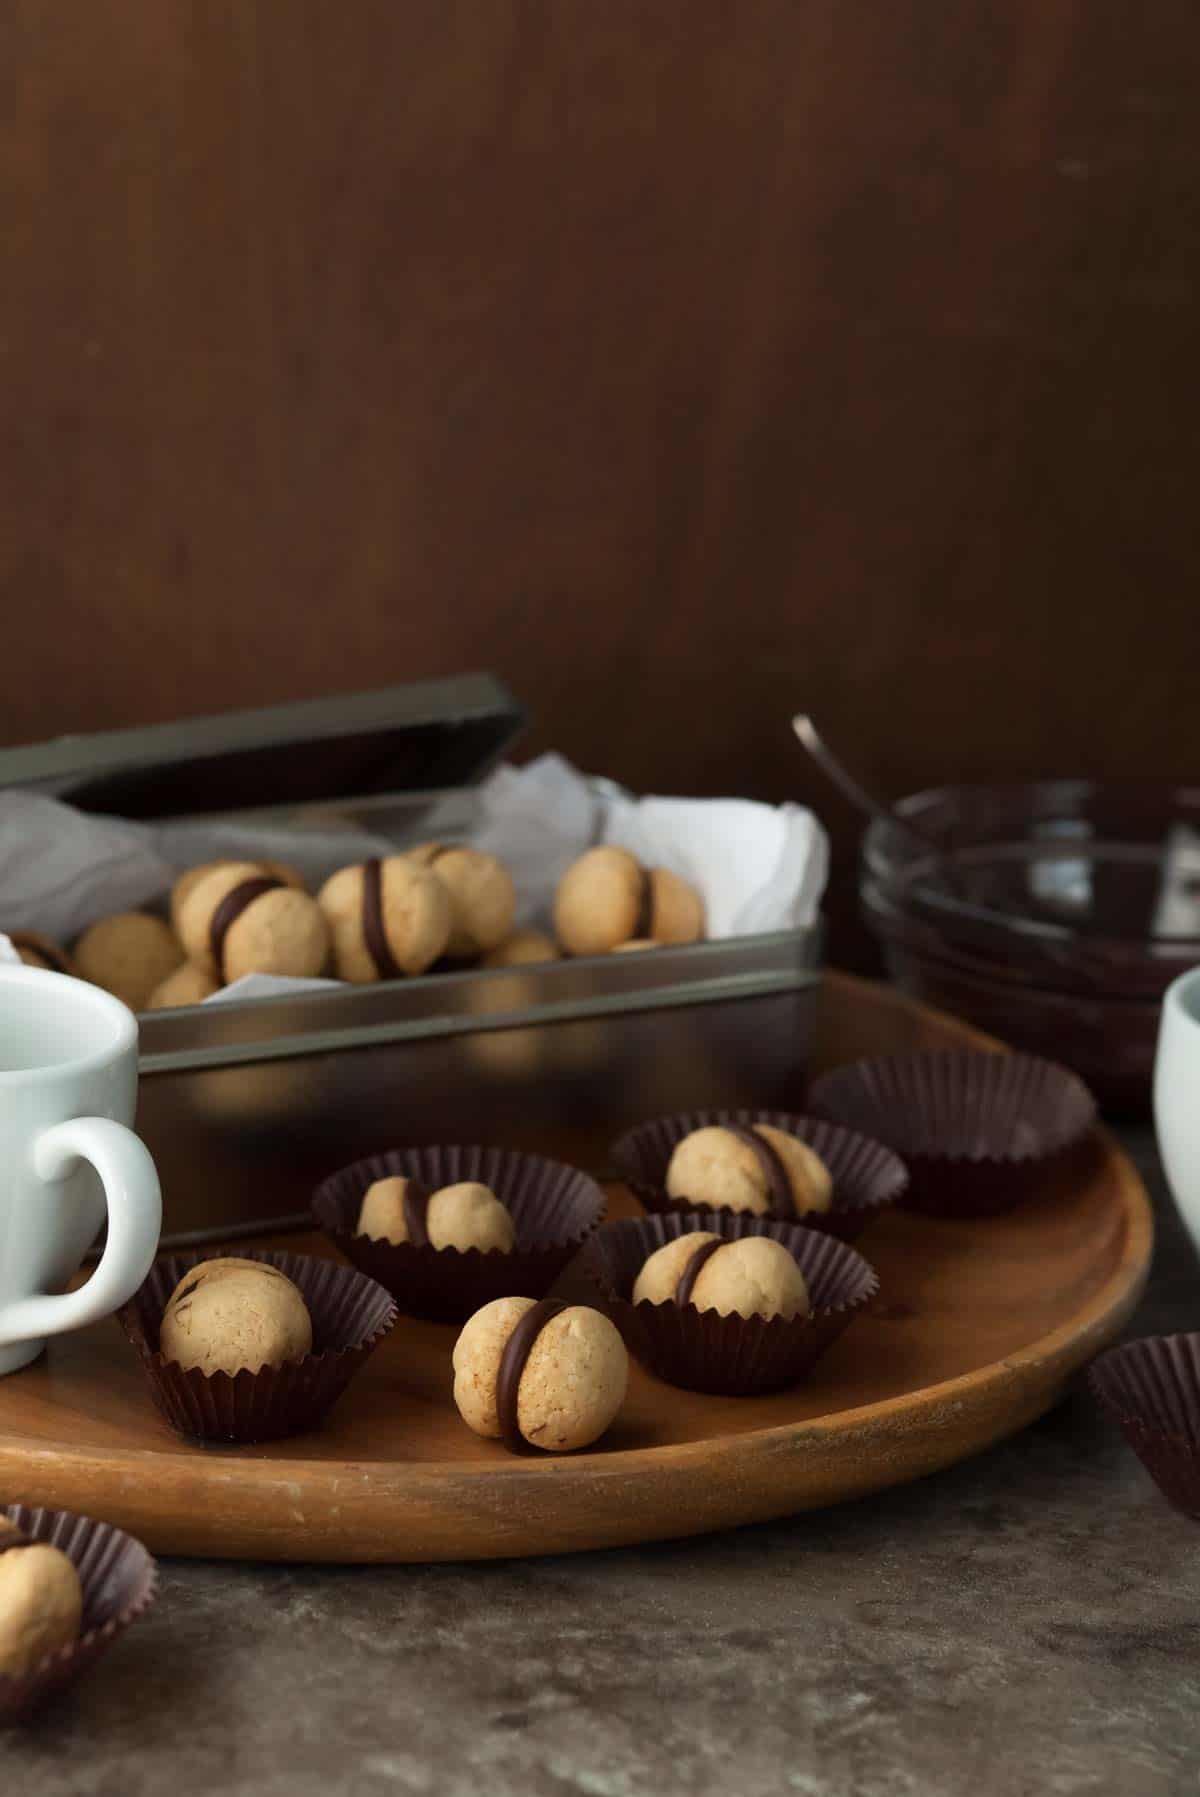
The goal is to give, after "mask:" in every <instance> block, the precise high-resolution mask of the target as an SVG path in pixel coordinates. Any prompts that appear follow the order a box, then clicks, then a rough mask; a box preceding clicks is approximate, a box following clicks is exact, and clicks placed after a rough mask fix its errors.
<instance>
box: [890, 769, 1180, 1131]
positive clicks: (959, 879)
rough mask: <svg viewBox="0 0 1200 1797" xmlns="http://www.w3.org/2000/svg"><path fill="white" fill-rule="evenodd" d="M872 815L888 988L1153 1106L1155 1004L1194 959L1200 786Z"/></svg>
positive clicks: (1012, 796) (941, 805)
mask: <svg viewBox="0 0 1200 1797" xmlns="http://www.w3.org/2000/svg"><path fill="white" fill-rule="evenodd" d="M896 809H897V812H898V813H899V815H900V816H901V817H902V818H908V819H911V820H912V822H913V824H914V825H915V826H916V827H917V829H918V830H920V832H921V834H922V836H924V837H926V838H928V839H929V840H930V841H931V842H932V843H934V844H935V845H936V846H937V849H938V850H940V851H941V853H933V852H931V851H930V850H928V849H927V848H925V847H924V846H923V844H922V843H921V842H920V841H918V840H917V839H916V838H915V837H913V836H911V835H910V834H909V833H908V832H907V831H905V829H904V828H903V826H902V825H900V824H893V823H890V822H889V823H876V824H872V825H871V827H870V829H869V830H868V831H867V834H866V837H865V839H864V845H863V861H862V880H861V887H860V891H861V897H862V904H863V910H864V913H865V916H866V919H867V922H868V924H869V926H870V927H871V929H872V930H873V931H874V932H875V934H876V935H877V936H878V937H879V938H880V940H881V941H882V944H883V948H884V953H885V956H886V959H887V963H888V968H889V971H890V972H891V974H892V977H893V978H894V979H895V980H896V982H897V984H898V985H899V986H901V987H902V989H904V990H905V991H907V992H910V993H912V994H913V995H914V996H916V997H919V998H920V999H922V1000H923V1001H924V1002H926V1003H930V1004H935V1005H939V1006H940V1007H941V1008H942V1009H944V1010H950V1011H955V1012H957V1013H958V1014H959V1015H961V1016H964V1017H966V1018H967V1019H968V1020H969V1021H970V1022H973V1023H975V1024H977V1025H978V1027H979V1028H981V1029H986V1030H989V1031H991V1032H993V1033H994V1034H996V1035H999V1036H1003V1037H1004V1038H1005V1039H1006V1040H1008V1041H1010V1042H1012V1043H1014V1044H1016V1045H1017V1046H1019V1047H1022V1048H1026V1049H1030V1050H1032V1051H1033V1052H1036V1053H1038V1054H1043V1055H1049V1056H1051V1057H1053V1058H1055V1059H1057V1060H1061V1061H1064V1062H1066V1063H1067V1065H1068V1066H1071V1067H1074V1068H1075V1069H1076V1071H1077V1072H1079V1073H1080V1074H1082V1076H1083V1077H1084V1078H1085V1079H1086V1080H1087V1081H1088V1083H1089V1084H1090V1085H1091V1086H1092V1088H1093V1090H1094V1091H1095V1092H1096V1093H1097V1095H1098V1097H1099V1098H1100V1099H1101V1101H1102V1102H1103V1103H1104V1104H1105V1105H1106V1106H1107V1107H1108V1108H1110V1109H1119V1110H1122V1111H1127V1112H1128V1111H1133V1112H1141V1111H1144V1110H1145V1109H1146V1107H1147V1105H1148V1103H1149V1097H1150V1080H1151V1074H1152V1071H1153V1063H1154V1046H1155V1040H1156V1037H1157V1030H1158V1013H1159V1004H1160V1001H1161V998H1162V994H1163V992H1164V991H1165V989H1166V987H1167V986H1168V985H1169V984H1170V982H1171V981H1172V980H1173V979H1174V978H1175V976H1176V974H1178V973H1180V972H1181V971H1183V970H1184V969H1185V968H1187V967H1191V966H1194V965H1195V964H1196V963H1197V962H1200V787H1181V786H1175V785H1171V784H1169V783H1166V782H1098V781H1084V780H1052V781H1051V780H1047V781H1032V782H1028V783H1024V784H1012V785H1005V786H955V787H945V788H941V789H939V790H936V791H929V792H922V793H915V794H913V795H912V796H911V797H910V798H908V799H905V800H903V801H902V802H901V803H900V804H899V805H898V806H897V808H896Z"/></svg>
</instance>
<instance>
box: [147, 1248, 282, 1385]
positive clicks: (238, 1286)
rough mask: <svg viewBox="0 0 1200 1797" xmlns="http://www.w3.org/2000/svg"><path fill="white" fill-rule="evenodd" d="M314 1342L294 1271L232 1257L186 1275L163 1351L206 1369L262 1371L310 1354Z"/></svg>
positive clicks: (165, 1326) (170, 1312) (166, 1323)
mask: <svg viewBox="0 0 1200 1797" xmlns="http://www.w3.org/2000/svg"><path fill="white" fill-rule="evenodd" d="M312 1340H313V1336H312V1320H311V1318H310V1317H309V1314H308V1306H307V1305H306V1304H305V1302H304V1299H303V1297H302V1296H301V1294H300V1291H299V1289H298V1288H297V1287H296V1286H295V1285H293V1284H292V1281H291V1280H290V1279H289V1278H288V1277H287V1276H286V1274H284V1273H281V1272H280V1271H279V1269H278V1267H272V1266H269V1265H267V1264H266V1263H265V1262H263V1261H257V1260H238V1259H236V1258H229V1259H217V1260H205V1261H201V1262H200V1264H199V1265H198V1266H195V1267H193V1268H192V1270H191V1272H190V1273H185V1274H184V1276H183V1278H182V1279H181V1280H180V1281H179V1284H178V1285H177V1286H176V1287H175V1290H174V1291H173V1292H172V1293H171V1296H170V1298H169V1299H168V1300H167V1306H166V1309H165V1310H164V1311H163V1319H162V1328H161V1331H160V1334H159V1349H160V1351H161V1353H162V1354H163V1355H164V1357H165V1358H166V1359H167V1360H174V1361H177V1362H178V1363H179V1365H180V1366H183V1367H196V1368H198V1369H199V1371H200V1372H202V1373H218V1372H223V1373H237V1372H240V1371H241V1369H242V1368H243V1367H246V1368H248V1370H249V1371H250V1372H252V1373H256V1372H258V1371H259V1370H260V1369H261V1368H262V1367H264V1366H282V1365H283V1364H284V1363H285V1361H289V1360H300V1359H302V1358H303V1356H304V1355H305V1354H308V1353H309V1352H311V1349H312Z"/></svg>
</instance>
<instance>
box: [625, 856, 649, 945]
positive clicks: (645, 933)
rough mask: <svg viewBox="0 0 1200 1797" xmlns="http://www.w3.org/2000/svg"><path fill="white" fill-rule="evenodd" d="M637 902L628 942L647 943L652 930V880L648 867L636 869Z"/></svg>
mask: <svg viewBox="0 0 1200 1797" xmlns="http://www.w3.org/2000/svg"><path fill="white" fill-rule="evenodd" d="M638 879H639V885H638V901H637V911H636V912H635V914H634V919H633V931H632V933H631V935H630V937H629V940H630V942H645V941H647V940H648V939H649V938H650V936H651V934H652V932H653V929H654V879H653V876H652V875H651V872H650V869H649V868H648V867H639V868H638Z"/></svg>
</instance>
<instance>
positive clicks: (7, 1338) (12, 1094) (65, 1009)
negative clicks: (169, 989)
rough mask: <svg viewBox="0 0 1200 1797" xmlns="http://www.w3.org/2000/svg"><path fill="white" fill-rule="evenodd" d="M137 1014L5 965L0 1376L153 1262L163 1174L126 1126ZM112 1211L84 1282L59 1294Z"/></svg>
mask: <svg viewBox="0 0 1200 1797" xmlns="http://www.w3.org/2000/svg"><path fill="white" fill-rule="evenodd" d="M136 1097H137V1023H136V1021H135V1019H134V1016H133V1013H132V1011H129V1010H127V1009H126V1007H125V1006H124V1005H123V1004H122V1003H121V1001H120V999H118V998H113V997H111V996H110V994H109V993H107V992H102V991H101V990H100V989H99V987H98V986H88V985H85V984H84V982H83V981H82V980H72V979H68V978H67V977H66V976H65V975H64V974H61V973H46V972H44V971H43V970H42V969H41V968H36V967H13V966H4V967H0V1373H12V1372H15V1371H16V1369H17V1368H18V1367H22V1366H26V1365H28V1363H29V1362H30V1361H31V1360H34V1359H36V1357H37V1356H38V1354H40V1353H41V1351H42V1349H43V1348H44V1347H45V1345H46V1338H47V1337H48V1336H51V1335H62V1334H63V1333H64V1332H65V1331H67V1330H69V1329H80V1328H82V1327H83V1325H84V1324H85V1323H94V1322H95V1321H96V1320H97V1318H99V1317H103V1316H107V1315H108V1314H109V1313H110V1312H111V1311H114V1310H116V1309H117V1307H118V1305H121V1304H124V1302H125V1300H126V1298H129V1297H131V1296H132V1295H133V1293H134V1292H135V1291H136V1290H137V1288H138V1286H139V1285H140V1284H141V1282H142V1280H143V1279H144V1278H145V1277H146V1274H147V1273H148V1272H149V1270H150V1265H151V1262H152V1261H153V1259H154V1251H155V1249H156V1248H157V1246H158V1234H159V1229H160V1227H161V1224H162V1198H161V1195H160V1193H159V1187H158V1175H157V1173H156V1172H155V1170H154V1162H153V1161H152V1160H151V1159H150V1155H149V1153H148V1152H147V1150H146V1148H145V1147H144V1146H143V1144H142V1143H141V1142H139V1140H138V1138H137V1137H136V1136H135V1135H134V1133H133V1131H132V1129H131V1128H130V1127H129V1125H130V1124H131V1123H132V1122H133V1109H134V1103H135V1100H136ZM106 1210H107V1213H108V1239H107V1241H106V1243H105V1247H104V1252H103V1254H102V1255H101V1257H100V1262H99V1265H98V1266H97V1267H96V1269H95V1271H94V1272H93V1274H92V1276H91V1278H90V1279H89V1280H88V1281H87V1283H86V1285H83V1286H81V1287H80V1288H79V1290H78V1291H73V1292H68V1293H65V1294H64V1293H62V1292H61V1290H60V1288H61V1287H62V1286H63V1285H65V1284H66V1282H67V1281H68V1280H69V1279H70V1278H71V1276H72V1274H74V1273H76V1272H77V1271H78V1270H79V1267H80V1264H81V1263H82V1260H83V1257H84V1255H85V1254H86V1252H87V1250H88V1248H89V1247H90V1245H91V1243H92V1242H93V1241H94V1240H95V1238H96V1236H97V1234H98V1233H99V1230H100V1226H101V1224H102V1223H103V1222H104V1216H105V1211H106Z"/></svg>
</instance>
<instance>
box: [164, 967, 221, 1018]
mask: <svg viewBox="0 0 1200 1797" xmlns="http://www.w3.org/2000/svg"><path fill="white" fill-rule="evenodd" d="M217 990H218V988H217V982H216V980H214V979H213V977H212V975H211V974H207V973H205V971H204V969H203V967H197V966H195V964H194V963H193V962H191V961H185V962H184V964H183V966H182V967H177V968H176V969H175V971H174V973H169V974H168V975H167V977H166V979H165V980H162V981H160V983H159V984H158V985H157V986H156V987H155V988H154V990H153V992H152V993H151V994H150V996H149V998H148V999H147V1000H146V1009H147V1010H148V1011H170V1010H173V1009H174V1008H175V1007H176V1006H177V1005H198V1004H202V1003H203V1001H204V1000H205V999H206V998H211V997H212V995H213V993H214V992H216V991H217Z"/></svg>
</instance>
